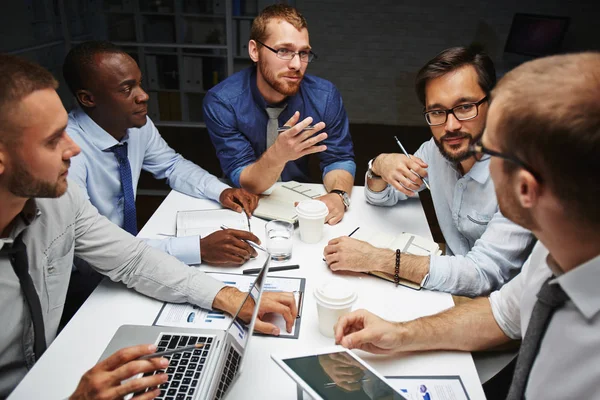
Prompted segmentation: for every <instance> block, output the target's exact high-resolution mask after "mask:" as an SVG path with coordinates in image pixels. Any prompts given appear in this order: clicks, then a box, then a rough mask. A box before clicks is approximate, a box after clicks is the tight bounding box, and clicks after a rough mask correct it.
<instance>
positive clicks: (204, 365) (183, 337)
mask: <svg viewBox="0 0 600 400" xmlns="http://www.w3.org/2000/svg"><path fill="white" fill-rule="evenodd" d="M270 258H271V257H269V256H267V259H266V261H265V263H264V265H263V267H262V269H261V271H260V273H259V274H258V276H257V277H256V280H255V281H254V284H253V285H252V288H251V289H250V290H249V292H248V295H246V298H245V300H244V302H243V303H242V305H241V306H240V308H239V309H238V311H237V312H236V314H235V318H233V320H232V322H231V324H229V327H228V328H227V329H226V330H220V329H219V330H217V329H190V328H176V327H162V326H143V325H123V326H121V327H120V328H119V329H118V330H117V332H116V333H115V335H114V336H113V338H112V340H111V341H110V343H109V344H108V346H107V347H106V349H105V350H104V353H103V354H102V356H101V357H100V360H103V359H105V358H107V357H109V356H110V355H111V354H113V353H114V352H115V351H117V350H119V349H121V348H123V347H128V346H133V345H137V344H140V343H155V344H156V346H157V347H158V349H157V352H158V351H164V350H170V349H175V348H179V347H183V346H190V345H194V344H196V343H204V346H203V347H202V348H200V349H195V350H190V351H186V352H180V353H176V354H172V355H170V356H166V357H165V358H168V359H169V360H170V362H169V366H168V367H167V369H166V371H165V372H166V373H167V374H168V375H169V380H168V381H167V382H165V383H163V384H162V385H161V386H160V389H161V391H160V395H159V396H158V397H156V398H157V399H161V400H175V399H177V400H180V399H183V400H197V399H222V398H224V397H225V394H226V393H227V390H228V389H229V388H230V387H231V386H232V384H233V383H234V381H235V380H236V379H237V377H238V376H239V374H240V371H241V366H242V360H243V359H244V353H245V352H246V349H247V348H248V342H249V340H250V337H251V336H252V332H253V331H254V323H255V322H256V318H257V315H258V308H259V307H258V306H259V304H260V299H261V297H262V293H263V287H264V283H265V280H266V278H267V272H268V269H269V260H270ZM250 293H251V294H252V297H254V298H255V299H256V301H254V311H253V312H252V318H251V320H250V323H249V324H248V325H247V326H245V325H244V323H242V322H241V321H240V320H238V319H237V316H238V314H239V313H240V310H241V309H242V307H243V306H244V304H245V303H246V302H247V301H248V299H249V298H250V297H249V295H250ZM154 373H155V372H154ZM131 397H133V394H130V395H128V396H127V397H126V399H128V398H131Z"/></svg>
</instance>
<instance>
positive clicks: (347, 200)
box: [329, 189, 350, 210]
mask: <svg viewBox="0 0 600 400" xmlns="http://www.w3.org/2000/svg"><path fill="white" fill-rule="evenodd" d="M329 193H337V194H339V195H340V197H341V198H342V202H343V203H344V210H347V209H348V207H350V196H348V193H346V192H344V191H343V190H339V189H333V190H332V191H331V192H329Z"/></svg>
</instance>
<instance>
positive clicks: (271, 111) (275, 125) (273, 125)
mask: <svg viewBox="0 0 600 400" xmlns="http://www.w3.org/2000/svg"><path fill="white" fill-rule="evenodd" d="M286 107H287V104H286V105H284V106H283V107H267V108H266V111H267V114H268V115H269V122H268V123H267V149H268V148H269V147H271V146H272V145H273V143H275V140H277V135H279V133H278V132H277V129H279V114H281V113H282V112H283V110H285V108H286ZM277 181H278V182H281V176H280V177H279V178H277Z"/></svg>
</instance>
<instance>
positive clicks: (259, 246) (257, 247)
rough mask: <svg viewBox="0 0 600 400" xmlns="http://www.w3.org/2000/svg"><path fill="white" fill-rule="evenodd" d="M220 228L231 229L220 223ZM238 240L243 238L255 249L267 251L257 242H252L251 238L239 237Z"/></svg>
mask: <svg viewBox="0 0 600 400" xmlns="http://www.w3.org/2000/svg"><path fill="white" fill-rule="evenodd" d="M221 229H223V230H225V229H231V228H228V227H227V226H225V225H221ZM240 240H243V241H244V242H246V243H248V244H249V245H250V246H252V247H254V248H255V249H257V250H260V251H264V252H265V253H269V251H268V250H267V249H265V248H264V247H262V246H261V245H259V244H256V243H254V242H253V241H251V240H247V239H240Z"/></svg>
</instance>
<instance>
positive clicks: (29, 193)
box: [8, 163, 70, 199]
mask: <svg viewBox="0 0 600 400" xmlns="http://www.w3.org/2000/svg"><path fill="white" fill-rule="evenodd" d="M69 164H70V163H69ZM12 167H13V168H12V172H11V174H10V177H8V191H9V192H10V193H12V194H13V195H15V196H17V197H23V198H28V199H29V198H34V197H39V198H42V197H46V198H57V197H60V196H62V195H63V194H65V192H66V186H65V187H64V188H62V187H59V184H58V180H57V181H56V182H54V183H50V182H44V181H41V180H39V179H35V178H34V177H33V175H31V174H30V173H29V171H27V170H26V169H25V168H23V167H22V165H21V164H20V163H14V164H13V166H12Z"/></svg>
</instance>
